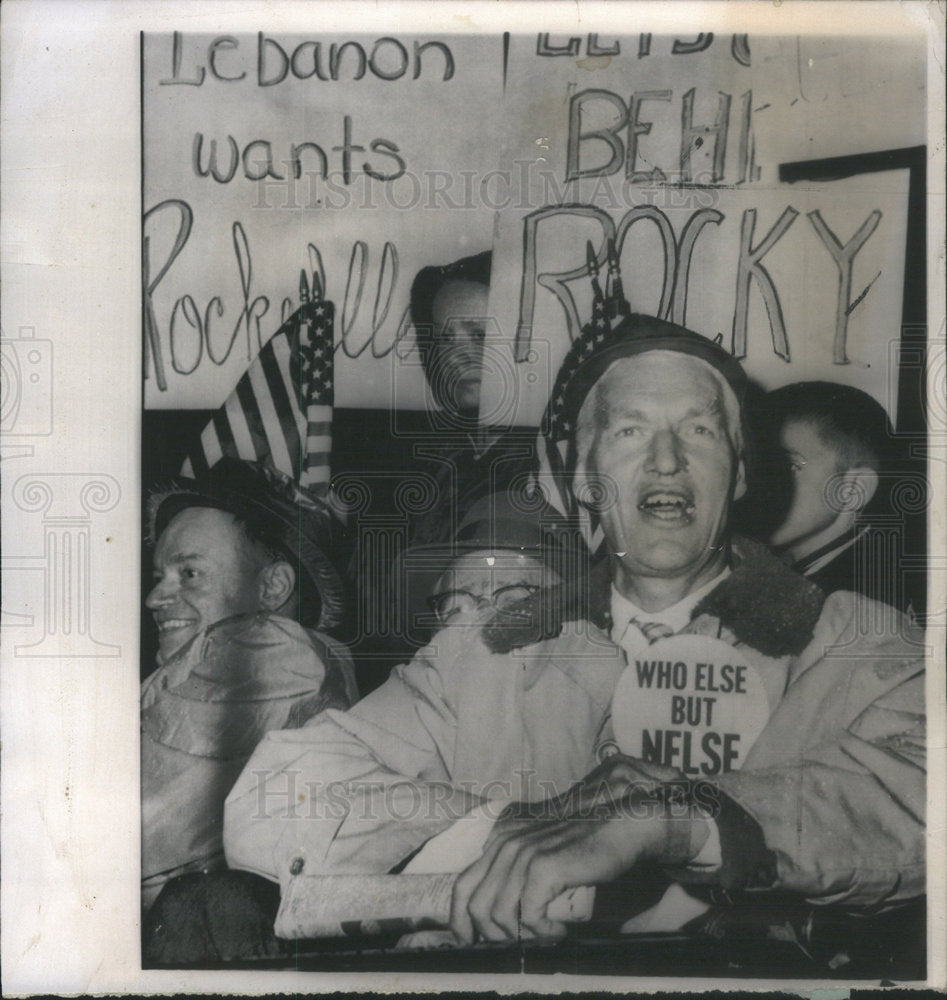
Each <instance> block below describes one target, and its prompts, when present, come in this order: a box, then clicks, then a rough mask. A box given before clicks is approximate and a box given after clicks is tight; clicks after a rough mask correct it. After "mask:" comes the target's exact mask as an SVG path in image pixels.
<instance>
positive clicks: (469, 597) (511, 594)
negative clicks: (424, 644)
mask: <svg viewBox="0 0 947 1000" xmlns="http://www.w3.org/2000/svg"><path fill="white" fill-rule="evenodd" d="M540 590H542V587H539V586H537V585H536V584H532V583H512V584H509V585H507V586H506V587H498V588H497V589H496V590H494V591H493V593H492V594H472V593H471V592H470V591H469V590H445V591H442V592H441V593H440V594H432V595H431V596H430V597H429V598H428V599H427V605H428V607H429V608H430V609H431V611H433V612H434V615H435V617H436V618H437V620H438V621H439V622H440V623H441V624H442V625H446V624H447V622H448V621H449V620H450V619H451V618H453V617H455V616H456V615H458V614H460V613H462V612H465V613H466V612H472V611H479V610H480V608H484V607H489V606H490V605H492V606H493V607H495V608H498V609H499V610H501V611H505V610H507V609H508V608H511V607H513V605H514V604H518V603H519V602H520V601H524V600H526V598H527V597H531V596H532V595H533V594H536V593H538V592H539V591H540Z"/></svg>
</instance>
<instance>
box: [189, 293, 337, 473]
mask: <svg viewBox="0 0 947 1000" xmlns="http://www.w3.org/2000/svg"><path fill="white" fill-rule="evenodd" d="M301 297H302V296H301ZM302 298H303V304H302V305H301V306H300V308H299V309H298V310H297V311H296V312H295V313H294V314H293V315H292V316H290V317H289V319H287V320H286V322H285V323H283V325H282V326H281V327H280V328H279V330H277V331H276V333H275V334H273V336H272V337H271V338H270V339H269V341H267V343H266V344H264V346H263V348H262V349H261V350H260V353H259V354H258V355H257V357H256V359H255V360H254V361H253V362H252V363H251V365H250V367H249V368H248V369H247V371H246V372H245V373H244V374H243V376H242V377H241V378H240V380H239V381H238V382H237V385H236V387H235V388H234V390H233V392H232V393H231V394H230V396H229V397H228V398H227V400H226V402H225V403H224V404H223V406H221V407H220V408H219V409H218V410H216V411H215V412H214V414H213V415H212V417H211V419H210V421H209V422H208V424H207V426H206V427H205V428H204V429H203V431H202V432H201V435H200V439H199V440H198V441H197V442H195V443H194V445H193V446H192V447H191V449H190V452H189V454H188V457H187V459H186V461H185V462H184V464H183V466H182V468H181V473H182V475H185V476H195V475H197V476H200V475H202V474H204V473H206V472H207V471H208V470H209V469H211V468H213V467H214V465H216V464H217V462H219V461H220V459H221V458H224V457H225V456H226V457H232V458H240V459H244V460H246V461H255V462H265V463H268V464H270V465H271V466H272V467H273V468H274V469H276V470H278V471H279V472H281V473H283V474H284V475H286V476H288V477H290V478H291V479H292V480H294V481H295V482H297V483H299V484H300V485H301V486H316V487H325V486H327V485H328V483H329V479H330V466H329V459H330V454H331V451H332V407H333V402H334V399H333V397H334V393H333V377H332V376H333V373H332V367H333V357H334V343H333V339H334V338H333V334H334V321H335V307H334V305H333V303H331V302H326V301H323V300H321V299H315V300H313V301H310V300H309V299H308V296H306V297H302Z"/></svg>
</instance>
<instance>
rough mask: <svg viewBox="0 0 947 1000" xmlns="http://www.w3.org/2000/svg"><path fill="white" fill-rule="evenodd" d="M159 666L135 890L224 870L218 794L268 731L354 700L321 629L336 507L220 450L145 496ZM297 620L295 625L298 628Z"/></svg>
mask: <svg viewBox="0 0 947 1000" xmlns="http://www.w3.org/2000/svg"><path fill="white" fill-rule="evenodd" d="M150 513H151V524H150V534H151V537H152V539H153V540H154V541H155V549H154V560H153V562H154V586H153V588H152V589H151V591H150V592H149V594H148V595H147V597H146V600H145V604H146V606H147V607H148V609H149V610H150V611H151V613H152V615H153V616H154V620H155V623H156V625H157V628H158V663H159V667H158V669H157V670H156V671H155V672H154V673H152V674H151V675H150V676H149V677H148V678H147V679H146V680H145V682H144V684H143V686H142V695H141V725H142V895H143V902H144V903H145V905H148V904H149V903H150V902H151V901H152V900H153V899H154V897H155V895H156V894H157V892H158V891H159V890H160V888H161V887H162V886H163V885H164V883H165V882H166V881H168V880H169V879H171V878H173V877H174V876H175V875H179V874H182V873H186V872H192V871H206V870H212V869H214V868H217V867H223V851H222V846H221V824H222V808H223V800H224V797H225V796H226V794H227V792H228V791H229V789H230V786H231V785H232V784H233V782H234V780H235V779H236V777H237V775H238V774H239V772H240V769H241V767H242V766H243V764H244V762H245V761H246V759H247V758H248V757H249V756H250V753H251V752H252V751H253V749H254V747H255V746H256V744H257V742H259V740H260V739H262V737H263V735H264V733H266V732H267V731H268V730H270V729H281V728H284V727H287V726H299V725H302V723H304V722H305V721H306V720H307V719H309V718H310V717H312V716H313V715H315V714H316V713H318V712H319V711H321V710H322V709H324V708H328V707H337V708H344V707H346V706H347V705H349V704H350V703H351V702H352V701H354V699H355V686H354V680H353V675H352V665H351V661H350V658H349V655H348V651H347V650H346V649H345V648H344V647H343V646H341V645H340V644H339V643H336V642H335V641H333V640H332V639H330V638H329V637H328V636H327V635H324V634H323V633H321V632H317V631H315V630H314V629H312V628H305V627H304V625H310V626H317V625H318V626H319V627H321V628H325V627H329V626H331V625H332V624H333V622H335V621H337V620H338V615H339V613H340V611H341V597H342V594H341V582H340V581H339V579H338V577H337V575H336V573H335V570H334V569H333V567H332V564H331V562H330V560H329V559H328V557H327V555H326V550H327V549H328V547H329V546H330V545H331V517H330V515H329V514H328V512H327V511H324V510H321V509H319V508H317V507H316V506H309V507H306V506H302V505H300V504H299V503H297V502H296V501H295V500H294V499H293V498H292V497H290V496H289V495H287V494H284V493H283V492H281V490H280V489H279V488H278V486H277V485H276V484H275V483H273V482H271V481H269V480H268V479H267V478H266V477H265V476H264V475H263V474H261V473H260V471H259V470H257V469H255V468H252V467H250V466H249V465H247V464H245V463H242V462H239V461H236V460H233V459H225V460H224V461H222V462H221V463H219V464H218V465H217V466H216V467H215V468H214V469H213V470H212V471H211V473H210V474H209V475H208V476H207V477H206V478H205V479H204V480H202V481H197V480H189V479H180V480H177V481H176V482H174V483H173V484H171V485H170V486H169V487H168V488H166V489H160V490H157V491H156V492H155V493H154V494H153V495H152V497H151V512H150ZM300 622H301V623H303V624H300Z"/></svg>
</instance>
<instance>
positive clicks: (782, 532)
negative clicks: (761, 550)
mask: <svg viewBox="0 0 947 1000" xmlns="http://www.w3.org/2000/svg"><path fill="white" fill-rule="evenodd" d="M779 443H780V446H781V448H782V450H783V452H784V453H785V456H786V461H787V462H788V463H789V466H790V469H791V470H792V483H793V495H792V503H791V505H790V507H789V512H788V513H787V515H786V520H785V521H783V523H782V524H781V525H780V526H779V527H778V528H777V529H776V530H775V531H774V532H773V534H772V535H771V537H770V544H771V545H774V546H777V547H779V548H782V549H784V550H785V551H786V552H788V553H789V555H790V556H791V557H792V558H793V559H801V558H802V557H803V556H805V555H808V554H809V553H810V552H814V551H815V550H816V549H817V548H819V547H820V546H822V545H825V544H826V543H827V542H830V541H831V540H832V538H833V535H834V532H833V528H834V527H836V522H837V521H839V522H840V521H841V520H842V519H841V518H840V513H841V512H840V510H839V509H838V507H837V506H833V505H832V504H831V503H830V497H831V493H830V491H829V490H828V488H827V487H828V484H829V481H830V480H831V478H832V477H833V476H835V475H836V474H837V473H838V472H839V471H841V470H840V468H839V457H838V454H837V453H836V451H835V450H834V449H832V448H830V447H829V446H827V445H826V444H825V443H824V442H823V441H822V439H821V438H820V437H819V434H818V432H817V430H816V428H815V426H814V425H813V424H812V423H810V422H809V421H805V420H787V421H786V423H785V424H783V427H782V430H781V431H780V432H779ZM845 527H846V526H845V525H842V524H839V525H838V532H837V533H838V534H841V533H842V531H843V530H844V529H845Z"/></svg>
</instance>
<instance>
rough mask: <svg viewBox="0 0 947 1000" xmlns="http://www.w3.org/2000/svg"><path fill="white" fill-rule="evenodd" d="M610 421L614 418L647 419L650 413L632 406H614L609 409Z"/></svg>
mask: <svg viewBox="0 0 947 1000" xmlns="http://www.w3.org/2000/svg"><path fill="white" fill-rule="evenodd" d="M608 412H609V421H610V422H611V421H613V420H647V419H648V415H647V414H646V413H645V412H644V411H643V410H635V409H631V408H630V407H625V406H620V407H613V408H611V409H610V410H609V411H608Z"/></svg>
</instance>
